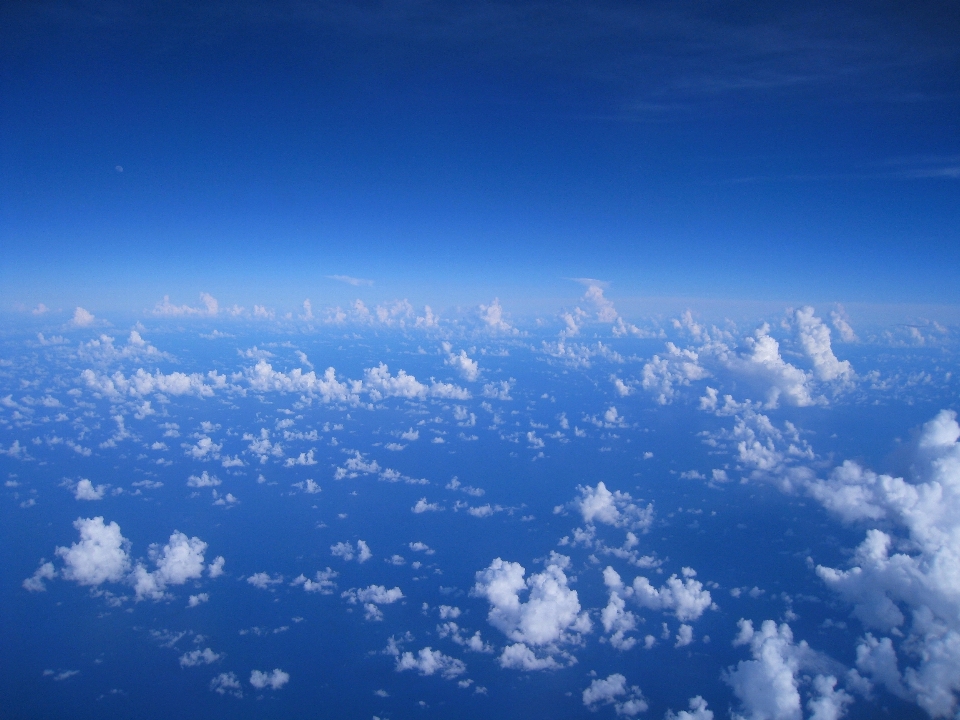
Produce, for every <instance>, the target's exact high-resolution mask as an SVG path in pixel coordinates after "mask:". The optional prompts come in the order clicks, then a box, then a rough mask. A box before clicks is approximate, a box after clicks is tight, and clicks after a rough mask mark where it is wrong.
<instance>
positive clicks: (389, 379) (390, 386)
mask: <svg viewBox="0 0 960 720" xmlns="http://www.w3.org/2000/svg"><path fill="white" fill-rule="evenodd" d="M430 382H431V384H430V385H429V386H427V385H424V384H423V383H421V382H419V381H418V380H417V379H416V378H415V377H414V376H413V375H408V374H407V372H406V371H405V370H400V371H399V372H398V373H397V374H396V376H393V375H391V374H390V370H389V368H388V367H387V366H386V365H385V364H384V363H380V364H379V365H378V366H377V367H375V368H367V369H366V370H364V379H363V389H364V391H366V392H367V393H369V395H370V398H371V399H372V400H373V401H375V402H376V401H378V400H381V399H383V398H387V397H401V398H406V399H409V400H413V399H417V400H423V399H425V398H427V397H436V398H443V399H447V400H469V399H470V393H469V392H468V391H467V390H465V389H464V388H462V387H459V386H458V385H452V384H449V383H441V382H437V381H436V380H433V379H432V378H431V381H430Z"/></svg>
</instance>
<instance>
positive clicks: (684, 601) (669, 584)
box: [625, 568, 716, 622]
mask: <svg viewBox="0 0 960 720" xmlns="http://www.w3.org/2000/svg"><path fill="white" fill-rule="evenodd" d="M683 575H684V579H680V578H679V577H677V576H676V575H671V576H670V577H669V578H668V579H667V581H666V582H665V583H664V584H663V585H661V586H660V588H659V589H658V588H655V587H653V585H651V584H650V581H649V580H648V579H647V578H645V577H643V576H640V577H637V578H635V579H634V581H633V586H632V588H630V590H632V595H631V594H628V597H630V596H632V597H633V599H634V600H635V601H636V603H637V604H638V605H640V607H645V608H649V609H651V610H663V611H664V612H669V613H671V614H673V615H674V616H676V618H677V619H678V620H680V621H681V622H687V621H690V620H697V619H698V618H699V617H700V616H701V615H703V613H704V611H706V610H708V609H716V605H714V603H713V600H712V599H711V597H710V591H709V590H705V589H704V587H703V583H701V582H700V581H699V580H696V579H694V576H695V575H696V573H695V572H694V571H693V570H692V569H691V568H683ZM625 590H626V589H625Z"/></svg>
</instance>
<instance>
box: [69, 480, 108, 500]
mask: <svg viewBox="0 0 960 720" xmlns="http://www.w3.org/2000/svg"><path fill="white" fill-rule="evenodd" d="M106 490H107V486H106V485H97V486H96V487H94V485H93V483H92V482H90V481H89V480H87V479H86V478H83V479H81V480H80V481H79V482H78V483H77V484H76V486H75V487H74V488H73V496H74V497H75V498H76V499H77V500H102V499H103V494H104V493H105V492H106Z"/></svg>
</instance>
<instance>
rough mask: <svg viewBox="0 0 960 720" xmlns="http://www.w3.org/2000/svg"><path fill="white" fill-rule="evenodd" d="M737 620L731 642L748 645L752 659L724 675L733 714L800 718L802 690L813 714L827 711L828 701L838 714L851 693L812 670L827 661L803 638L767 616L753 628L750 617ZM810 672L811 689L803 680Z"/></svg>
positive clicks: (767, 719) (746, 719) (748, 719)
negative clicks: (734, 704)
mask: <svg viewBox="0 0 960 720" xmlns="http://www.w3.org/2000/svg"><path fill="white" fill-rule="evenodd" d="M738 624H739V627H740V632H739V634H738V635H737V638H736V639H735V640H734V643H733V644H734V646H738V645H748V646H749V647H750V652H751V654H752V655H753V659H752V660H741V661H740V662H739V663H737V666H736V668H731V669H730V670H729V671H728V672H727V674H726V676H725V678H724V679H725V680H726V682H727V683H728V684H729V685H730V686H731V687H732V688H733V693H734V695H736V696H737V698H738V699H739V700H740V703H741V710H742V713H733V717H734V718H735V719H737V720H740V719H743V720H801V718H802V715H803V711H802V697H801V690H803V691H804V692H806V693H808V694H809V695H810V700H809V702H808V707H809V708H810V709H811V710H812V711H813V712H814V713H817V712H819V713H820V715H819V716H817V715H814V717H818V720H820V718H822V719H823V720H826V718H828V717H831V716H830V715H828V714H826V713H827V711H828V709H829V708H830V707H833V708H834V709H836V710H838V711H839V712H838V714H835V715H834V716H833V717H835V718H837V717H840V715H842V714H843V708H844V707H845V706H846V705H847V704H848V703H849V702H850V701H851V700H852V698H851V697H850V695H848V694H847V693H846V692H844V691H842V690H840V691H837V690H835V686H836V682H837V680H836V678H835V677H834V676H832V675H823V674H822V673H820V672H817V671H818V670H821V669H822V668H823V667H824V665H826V664H828V663H827V662H826V661H825V658H823V657H822V656H820V655H819V654H818V653H816V652H815V651H813V650H812V649H811V648H810V647H809V646H808V645H807V643H806V642H803V641H801V642H799V643H794V641H793V633H792V632H791V630H790V626H789V625H787V624H786V623H783V624H781V625H780V626H777V624H776V623H775V622H774V621H773V620H766V621H765V622H764V623H763V624H762V625H761V628H760V630H759V631H755V630H754V628H753V623H752V622H750V621H749V620H742V619H741V620H740V622H739V623H738ZM834 665H837V663H834ZM813 673H816V674H815V675H814V676H813V678H812V683H811V684H812V693H811V692H810V689H809V688H808V687H802V684H804V683H807V682H809V681H810V680H811V678H810V675H811V674H813Z"/></svg>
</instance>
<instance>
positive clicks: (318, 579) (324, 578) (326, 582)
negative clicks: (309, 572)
mask: <svg viewBox="0 0 960 720" xmlns="http://www.w3.org/2000/svg"><path fill="white" fill-rule="evenodd" d="M338 575H339V573H338V572H336V571H335V570H331V569H330V568H329V567H327V569H326V570H318V571H317V573H316V575H315V577H314V579H313V580H311V579H309V578H308V577H307V576H306V575H304V574H303V573H300V575H298V576H297V577H296V578H294V580H293V582H291V583H290V584H291V585H293V586H297V585H302V586H303V589H304V590H305V591H306V592H316V593H320V594H321V595H332V594H333V591H334V590H336V589H337V584H336V583H335V582H334V581H333V579H334V578H335V577H337V576H338Z"/></svg>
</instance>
